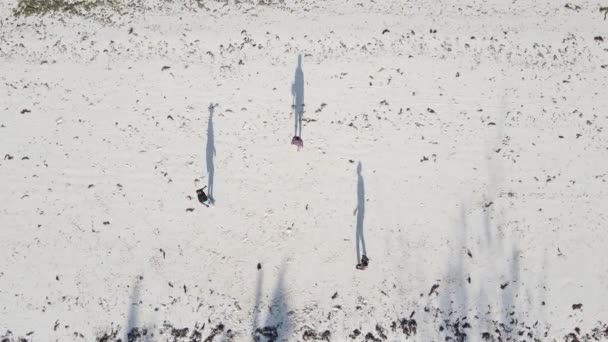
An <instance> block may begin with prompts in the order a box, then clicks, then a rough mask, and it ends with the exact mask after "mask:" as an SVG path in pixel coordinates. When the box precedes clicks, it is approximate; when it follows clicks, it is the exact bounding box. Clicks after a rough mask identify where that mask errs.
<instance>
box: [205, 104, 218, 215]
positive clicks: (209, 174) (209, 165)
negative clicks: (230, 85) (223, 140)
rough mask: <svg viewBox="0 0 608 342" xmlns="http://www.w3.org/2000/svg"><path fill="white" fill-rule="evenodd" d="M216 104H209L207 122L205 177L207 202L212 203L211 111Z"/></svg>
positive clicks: (213, 152)
mask: <svg viewBox="0 0 608 342" xmlns="http://www.w3.org/2000/svg"><path fill="white" fill-rule="evenodd" d="M215 107H216V105H214V104H213V103H210V104H209V108H208V109H209V121H208V122H207V148H206V150H207V151H206V152H207V178H208V180H209V182H208V183H207V188H208V193H209V202H211V203H214V202H215V197H214V194H213V181H214V177H215V165H214V157H215V137H214V133H213V112H214V110H215Z"/></svg>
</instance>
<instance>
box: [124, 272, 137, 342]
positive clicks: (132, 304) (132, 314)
mask: <svg viewBox="0 0 608 342" xmlns="http://www.w3.org/2000/svg"><path fill="white" fill-rule="evenodd" d="M140 286H141V280H140V279H139V277H138V278H136V280H135V282H134V283H133V289H132V290H131V296H130V297H129V314H128V315H127V325H126V326H125V331H124V341H129V342H130V341H134V340H135V338H136V336H137V337H139V336H140V332H139V329H138V327H137V325H138V324H139V322H138V317H137V308H138V307H139V288H140Z"/></svg>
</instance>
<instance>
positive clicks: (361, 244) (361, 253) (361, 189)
mask: <svg viewBox="0 0 608 342" xmlns="http://www.w3.org/2000/svg"><path fill="white" fill-rule="evenodd" d="M362 168H363V167H362V165H361V162H359V163H358V164H357V207H356V208H355V211H354V212H353V214H356V215H357V229H356V239H355V246H356V249H357V265H358V266H359V265H362V263H363V266H367V250H366V248H365V237H364V235H363V220H364V219H365V183H364V180H363V175H362V174H361V172H362Z"/></svg>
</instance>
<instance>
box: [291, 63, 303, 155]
mask: <svg viewBox="0 0 608 342" xmlns="http://www.w3.org/2000/svg"><path fill="white" fill-rule="evenodd" d="M291 95H292V108H293V112H294V120H295V124H294V133H293V138H292V139H291V143H292V144H293V145H296V146H298V151H299V150H300V149H301V148H302V147H304V140H302V116H303V115H304V71H303V70H302V55H301V54H300V55H298V66H297V67H296V73H295V76H294V80H293V83H292V85H291Z"/></svg>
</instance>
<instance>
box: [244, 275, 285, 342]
mask: <svg viewBox="0 0 608 342" xmlns="http://www.w3.org/2000/svg"><path fill="white" fill-rule="evenodd" d="M262 277H263V274H262V272H260V273H259V274H258V280H257V286H256V300H255V305H256V308H255V309H254V310H255V312H254V318H253V320H254V322H253V324H254V326H253V340H254V341H255V342H258V341H263V340H262V337H264V338H265V341H267V342H275V341H278V340H284V337H285V336H289V335H290V334H291V332H292V329H293V322H292V321H291V318H290V313H291V312H290V307H289V302H288V298H287V295H286V294H287V290H286V288H285V265H283V266H281V270H280V271H279V275H278V278H277V282H276V285H275V287H274V290H273V293H272V299H271V300H270V305H269V306H268V309H269V312H268V314H267V315H266V319H265V320H264V324H263V325H262V326H258V319H259V308H258V306H259V305H260V300H261V298H260V296H261V286H262V280H261V278H262Z"/></svg>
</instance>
